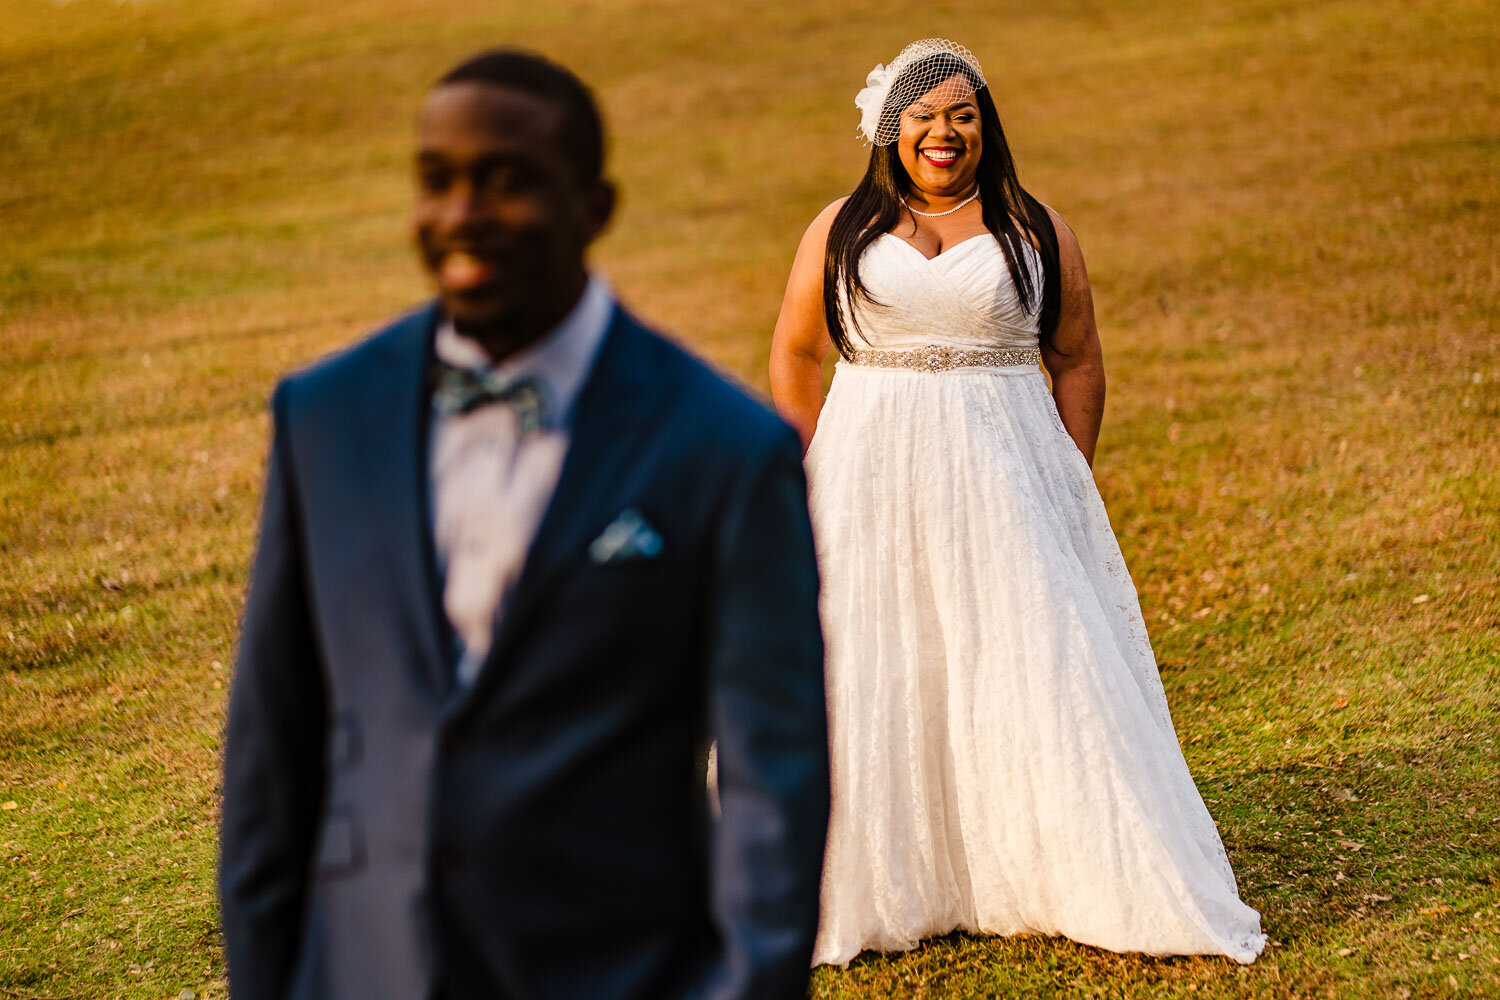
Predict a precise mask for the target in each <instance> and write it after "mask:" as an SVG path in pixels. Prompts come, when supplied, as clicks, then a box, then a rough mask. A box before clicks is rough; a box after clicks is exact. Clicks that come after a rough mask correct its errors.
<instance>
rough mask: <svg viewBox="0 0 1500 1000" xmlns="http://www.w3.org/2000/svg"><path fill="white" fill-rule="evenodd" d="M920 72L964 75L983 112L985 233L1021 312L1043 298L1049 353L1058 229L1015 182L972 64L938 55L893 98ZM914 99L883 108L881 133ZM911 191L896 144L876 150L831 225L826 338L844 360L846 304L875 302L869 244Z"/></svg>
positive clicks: (917, 68) (896, 216)
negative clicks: (1033, 254)
mask: <svg viewBox="0 0 1500 1000" xmlns="http://www.w3.org/2000/svg"><path fill="white" fill-rule="evenodd" d="M917 73H921V74H923V75H924V76H928V77H929V78H935V79H944V80H945V79H949V78H951V77H953V76H954V75H956V74H957V75H962V76H964V77H966V78H967V79H968V80H969V82H970V83H971V84H972V85H973V86H974V88H975V89H974V103H975V104H976V105H977V106H978V107H979V125H980V134H981V136H982V139H983V146H982V148H981V151H980V154H979V171H978V173H977V175H976V179H977V180H978V182H979V199H980V211H981V213H982V214H983V218H984V227H985V228H986V229H988V230H989V231H990V232H991V233H992V234H994V237H995V240H996V241H997V242H998V243H999V244H1000V249H1001V250H1002V251H1003V252H1004V254H1005V263H1006V266H1007V267H1008V268H1009V269H1010V277H1011V281H1013V282H1014V283H1015V286H1016V290H1017V292H1018V294H1019V295H1020V299H1021V305H1022V306H1023V307H1024V308H1026V309H1027V310H1028V311H1029V310H1031V309H1034V308H1035V303H1036V301H1037V298H1038V297H1040V298H1041V304H1042V310H1041V318H1040V327H1041V329H1040V338H1041V342H1042V343H1043V344H1044V345H1046V346H1048V347H1051V346H1052V339H1053V337H1054V336H1055V335H1056V333H1057V317H1058V312H1059V303H1060V302H1061V300H1062V280H1061V278H1060V277H1059V275H1058V268H1059V264H1058V255H1057V230H1056V229H1054V228H1053V226H1052V217H1051V216H1050V215H1048V214H1047V209H1046V208H1045V207H1044V206H1043V205H1042V203H1041V202H1039V201H1037V200H1036V199H1035V198H1033V197H1032V196H1031V195H1030V194H1029V193H1028V192H1027V191H1026V189H1025V188H1023V187H1021V182H1020V180H1019V179H1018V178H1017V177H1016V164H1015V160H1013V159H1012V158H1011V155H1010V144H1009V143H1007V142H1006V141H1005V130H1004V129H1003V128H1001V127H1000V112H999V111H998V110H996V108H995V102H994V100H993V99H992V98H991V97H990V92H989V88H988V87H985V86H984V85H983V81H982V80H981V79H980V78H979V76H978V74H977V73H976V72H975V71H974V68H973V67H972V66H970V65H969V64H968V63H967V62H965V61H964V60H962V59H960V58H959V57H958V56H955V55H953V54H952V53H949V52H939V53H936V54H934V55H931V56H928V57H927V58H926V59H921V60H918V61H917V62H915V63H913V64H912V65H910V66H908V67H907V68H906V69H905V70H904V71H903V72H902V74H901V76H899V77H897V78H896V81H895V82H894V83H893V84H892V86H891V88H890V91H889V93H891V94H892V95H896V94H901V93H903V92H904V91H906V90H907V89H909V88H905V87H902V86H901V84H902V82H903V81H904V80H905V78H906V77H907V76H908V75H909V74H910V75H914V74H917ZM917 96H918V97H919V96H921V95H920V94H918V95H917ZM913 100H915V98H913ZM913 100H908V101H907V102H906V103H905V104H901V105H899V106H898V105H897V104H896V103H895V102H894V101H892V100H891V99H890V98H887V102H886V104H885V106H884V107H882V108H881V109H880V122H881V126H882V128H894V127H896V124H897V119H899V118H900V116H901V113H902V112H903V111H905V110H906V109H907V108H908V107H909V106H910V105H911V104H912V103H913ZM910 186H911V177H910V176H909V175H908V174H907V172H906V168H905V167H904V166H902V164H901V157H900V154H899V152H898V144H897V143H894V142H893V143H890V144H888V145H885V146H875V147H874V148H872V149H871V150H870V164H869V166H868V167H866V168H865V176H864V177H863V179H861V180H860V182H859V186H858V187H856V188H855V189H854V193H853V194H851V195H850V196H849V199H848V200H847V201H845V202H844V205H843V207H842V208H840V209H839V211H838V214H837V215H835V216H834V219H833V226H832V228H831V229H830V230H829V231H828V247H827V249H826V251H825V252H824V255H823V315H824V317H825V319H826V320H827V321H828V333H829V336H830V337H831V338H832V339H833V344H834V346H835V347H837V348H838V350H839V353H840V354H841V355H843V356H844V357H846V358H847V357H849V356H850V354H851V353H852V352H853V350H854V346H853V342H852V340H851V338H850V336H849V331H848V330H846V329H845V328H844V316H843V310H842V309H841V308H840V299H841V298H842V299H844V300H846V301H847V302H849V303H851V304H852V303H854V302H855V301H856V299H857V298H863V299H865V300H866V301H868V302H874V301H875V298H874V296H872V295H871V294H870V292H869V290H868V289H867V288H865V284H864V281H862V280H861V279H860V276H859V259H860V257H861V256H863V255H864V252H865V250H866V249H867V248H868V247H869V245H870V244H871V243H873V242H875V240H876V239H878V238H879V237H880V236H881V234H883V233H887V232H890V231H891V229H892V228H894V227H895V225H896V223H897V221H899V220H900V218H901V199H902V197H903V196H904V195H905V194H906V191H907V189H908V188H909V187H910ZM1022 240H1026V241H1027V242H1030V243H1031V244H1033V245H1034V246H1035V247H1036V250H1037V251H1038V253H1039V254H1040V255H1041V258H1042V287H1041V288H1037V287H1036V280H1035V278H1034V276H1033V275H1032V272H1031V269H1030V268H1028V267H1026V266H1024V264H1023V262H1022V260H1021V252H1022V251H1021V241H1022ZM850 321H851V322H852V323H854V324H855V325H856V328H857V325H858V321H857V320H855V319H854V317H853V315H852V314H851V316H850Z"/></svg>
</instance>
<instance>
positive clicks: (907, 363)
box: [849, 345, 1042, 372]
mask: <svg viewBox="0 0 1500 1000" xmlns="http://www.w3.org/2000/svg"><path fill="white" fill-rule="evenodd" d="M1041 360H1042V352H1041V351H1040V350H1038V349H1037V348H1035V347H1002V348H998V349H990V350H980V349H978V348H962V347H939V346H936V345H933V346H930V347H917V348H913V349H911V350H908V351H855V352H853V354H852V355H851V356H850V357H849V362H850V363H851V364H856V365H865V366H867V367H870V368H907V369H910V370H912V371H919V372H945V371H949V370H951V369H954V368H1009V367H1012V366H1014V365H1036V364H1038V363H1040V362H1041Z"/></svg>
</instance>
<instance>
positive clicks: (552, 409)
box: [429, 275, 615, 687]
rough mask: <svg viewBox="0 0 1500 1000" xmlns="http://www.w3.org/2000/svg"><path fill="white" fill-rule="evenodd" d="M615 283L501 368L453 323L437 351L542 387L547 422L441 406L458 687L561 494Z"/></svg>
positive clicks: (493, 408) (437, 456)
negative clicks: (528, 425) (522, 423)
mask: <svg viewBox="0 0 1500 1000" xmlns="http://www.w3.org/2000/svg"><path fill="white" fill-rule="evenodd" d="M614 308H615V302H614V296H613V295H612V294H611V292H610V289H609V285H608V284H607V283H606V282H605V281H604V280H603V279H602V278H599V277H597V276H592V275H591V276H590V277H589V282H588V285H587V287H586V288H585V289H584V293H583V296H582V297H581V298H580V299H579V300H578V304H577V305H576V306H574V307H573V310H572V311H571V312H569V313H568V315H567V316H565V317H563V320H562V322H561V323H559V324H558V325H557V328H556V329H555V330H553V331H552V332H551V333H549V334H547V336H546V337H544V338H543V339H542V340H540V341H538V342H537V343H535V344H533V345H532V346H530V347H528V348H526V349H525V350H524V351H521V352H520V353H518V354H515V355H512V356H511V357H509V358H506V359H505V361H504V362H502V363H501V364H499V365H491V364H490V360H489V356H488V355H487V354H486V353H485V351H484V348H482V347H481V346H480V345H479V343H478V342H477V341H475V340H472V339H470V338H468V337H465V336H463V335H462V334H460V333H459V332H458V331H457V330H456V329H454V327H453V324H452V323H451V322H447V323H444V324H443V325H442V326H441V327H439V328H438V331H437V335H436V336H437V339H436V342H435V343H434V345H433V349H434V351H435V353H436V354H437V356H438V357H439V358H441V359H443V360H444V361H446V362H448V363H449V364H452V365H457V366H460V367H464V368H471V369H475V370H479V371H484V370H488V369H491V368H493V369H494V370H495V371H497V372H499V373H500V374H503V375H505V376H507V377H510V378H519V377H523V376H530V377H532V378H535V379H537V380H538V381H539V382H540V383H541V387H542V393H543V396H544V397H545V400H546V407H547V423H546V425H545V426H543V427H542V429H541V430H538V431H534V432H532V433H530V434H527V435H525V436H524V437H523V436H522V435H521V434H520V428H519V425H518V421H517V418H516V412H515V410H514V409H513V408H512V407H511V406H509V405H507V404H505V403H491V404H489V405H486V406H481V407H479V408H477V409H475V410H471V411H470V412H468V413H465V414H455V415H444V414H442V413H439V412H438V411H437V410H436V409H434V411H433V414H432V438H431V448H430V450H429V454H430V455H431V465H430V468H429V476H430V483H429V486H430V489H431V491H432V511H433V531H434V536H435V537H434V540H435V542H436V545H435V548H436V551H437V560H438V569H439V572H440V573H441V576H442V580H443V609H444V610H445V611H446V612H447V615H448V621H449V622H450V623H451V624H452V625H453V629H454V632H455V633H456V634H457V637H458V640H459V642H460V643H461V644H462V651H461V655H460V657H459V661H458V668H457V674H456V676H457V680H458V683H459V684H460V685H461V686H464V687H467V686H468V685H470V684H472V683H473V681H474V678H475V677H476V676H477V675H478V673H479V668H480V666H481V665H482V664H483V663H484V658H485V655H486V654H487V653H488V652H489V648H490V637H491V634H492V633H493V632H494V628H495V624H496V622H497V621H498V620H499V618H500V615H502V614H503V613H504V610H505V602H506V598H507V597H508V596H509V595H510V592H511V589H512V588H513V587H514V586H515V583H516V580H517V579H518V578H519V577H520V575H521V567H522V564H523V563H524V562H525V560H526V554H527V552H529V551H530V549H531V543H532V540H533V539H534V538H535V537H536V533H537V529H538V527H540V525H541V523H542V515H543V514H545V513H546V510H547V505H548V504H549V503H550V502H551V500H552V494H553V492H554V491H555V490H556V489H557V480H558V477H559V476H560V475H561V473H562V466H563V459H564V458H565V457H566V455H567V452H568V445H569V443H570V440H571V428H572V418H573V408H574V404H575V403H576V402H577V400H578V394H579V392H580V390H582V388H583V383H584V381H585V380H586V379H587V378H588V374H589V372H590V371H591V370H592V368H593V366H594V360H595V358H596V357H597V356H598V354H599V348H600V345H601V344H602V343H603V342H604V336H605V333H606V332H608V330H609V324H610V320H611V319H612V318H613V316H614Z"/></svg>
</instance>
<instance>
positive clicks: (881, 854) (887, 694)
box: [807, 362, 1265, 964]
mask: <svg viewBox="0 0 1500 1000" xmlns="http://www.w3.org/2000/svg"><path fill="white" fill-rule="evenodd" d="M807 466H808V473H809V479H810V490H811V493H810V498H811V506H812V513H813V523H814V528H815V533H816V538H817V547H818V557H819V560H820V563H821V566H822V572H823V587H824V590H823V605H822V610H823V627H824V631H825V634H826V638H827V645H828V663H827V682H828V699H829V717H830V725H831V741H832V761H833V817H832V821H831V824H830V829H829V835H828V853H827V859H826V862H825V868H824V875H823V895H822V912H821V921H820V926H819V931H818V941H817V946H816V950H815V954H814V963H815V964H820V963H835V964H846V963H847V962H848V961H849V960H850V959H852V958H853V957H854V956H855V955H857V954H858V953H859V952H860V951H862V950H864V949H878V950H882V951H888V950H898V949H905V948H910V947H912V946H914V945H915V944H916V943H917V942H918V941H919V940H921V939H922V938H924V937H928V936H932V935H935V934H943V933H947V932H949V931H952V930H955V929H963V930H968V931H972V932H976V933H982V934H1002V935H1004V934H1020V933H1035V934H1062V935H1066V936H1067V937H1070V938H1072V939H1074V940H1076V941H1079V942H1082V943H1085V944H1091V945H1097V946H1099V947H1103V948H1108V949H1112V950H1115V951H1139V952H1146V953H1150V954H1155V955H1172V954H1223V955H1227V956H1229V957H1231V958H1233V959H1235V960H1237V961H1240V962H1250V961H1253V960H1254V958H1255V956H1256V955H1257V954H1258V953H1259V952H1260V950H1261V948H1262V947H1263V946H1264V943H1265V937H1264V935H1262V934H1261V933H1260V924H1259V915H1258V914H1257V913H1256V912H1255V911H1254V910H1252V909H1250V908H1249V907H1248V906H1246V905H1244V904H1243V903H1242V902H1241V901H1240V899H1239V896H1238V891H1237V888H1236V885H1235V880H1234V875H1233V873H1232V871H1231V870H1230V866H1229V862H1228V859H1227V857H1226V855H1225V853H1224V848H1223V845H1222V844H1221V842H1220V840H1219V835H1218V831H1217V829H1216V828H1215V826H1214V823H1213V819H1212V818H1211V817H1210V816H1209V814H1208V811H1207V809H1206V808H1205V806H1204V804H1203V800H1202V798H1201V797H1200V796H1199V794H1198V790H1197V788H1196V787H1195V786H1194V784H1193V780H1192V777H1191V775H1190V774H1189V773H1188V769H1187V765H1186V762H1185V761H1184V760H1183V756H1182V752H1181V750H1180V749H1179V747H1178V744H1177V739H1176V735H1175V733H1174V731H1173V727H1172V721H1171V717H1170V715H1169V714H1168V711H1167V705H1166V699H1165V697H1164V695H1163V691H1162V685H1161V680H1160V678H1159V676H1158V674H1157V669H1156V663H1155V660H1154V658H1153V656H1152V653H1151V647H1150V643H1149V641H1148V640H1147V636H1146V630H1145V625H1144V623H1143V621H1142V619H1141V612H1140V606H1139V603H1138V601H1137V598H1136V593H1135V588H1134V586H1133V585H1132V584H1131V581H1130V577H1129V574H1128V573H1127V572H1126V569H1125V564H1124V561H1123V559H1122V558H1121V555H1120V549H1119V546H1118V544H1117V543H1116V541H1115V537H1114V534H1113V532H1112V531H1111V529H1110V525H1109V520H1108V517H1107V515H1106V514H1105V510H1104V505H1103V503H1102V502H1101V500H1100V498H1099V494H1098V492H1097V490H1096V489H1095V487H1094V482H1093V478H1092V475H1091V474H1090V471H1089V468H1088V465H1087V463H1086V462H1085V460H1084V458H1083V456H1082V455H1081V454H1080V453H1079V452H1078V449H1077V448H1076V447H1075V446H1074V445H1073V443H1072V440H1071V438H1069V437H1068V435H1067V433H1066V431H1065V430H1064V429H1063V426H1062V422H1061V420H1060V419H1059V418H1058V415H1057V410H1056V407H1055V406H1054V404H1053V402H1052V399H1051V396H1050V395H1049V393H1048V390H1047V385H1046V381H1045V379H1044V378H1043V376H1042V374H1041V372H1040V371H1038V370H1037V369H1036V368H1035V366H1014V367H1004V368H969V367H960V368H955V369H953V370H950V371H942V372H926V371H913V370H910V369H902V368H878V367H867V366H864V365H850V364H847V363H842V362H841V363H840V365H839V367H838V370H837V374H836V376H835V378H834V382H833V388H832V390H831V392H830V394H829V396H828V399H827V402H826V403H825V405H824V408H823V412H822V415H821V417H820V420H819V424H818V430H817V434H816V436H815V437H814V439H813V442H812V446H811V448H810V449H809V451H808V455H807Z"/></svg>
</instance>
